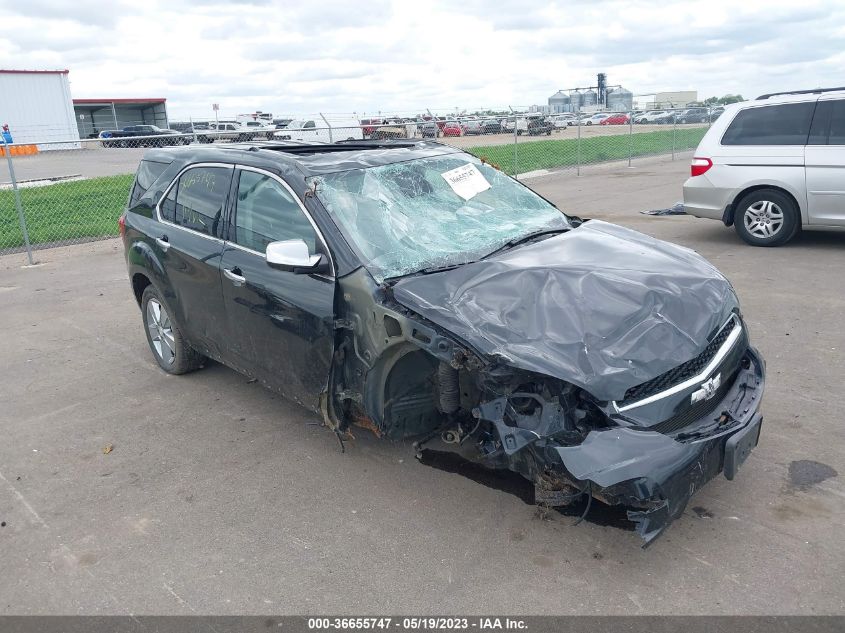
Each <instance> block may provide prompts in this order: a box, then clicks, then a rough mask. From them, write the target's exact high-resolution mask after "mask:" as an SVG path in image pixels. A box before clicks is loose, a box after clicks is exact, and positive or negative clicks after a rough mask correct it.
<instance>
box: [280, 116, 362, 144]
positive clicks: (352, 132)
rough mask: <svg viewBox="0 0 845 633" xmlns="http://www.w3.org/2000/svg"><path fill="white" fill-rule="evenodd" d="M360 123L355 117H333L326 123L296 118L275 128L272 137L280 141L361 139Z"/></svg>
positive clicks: (326, 141) (327, 141) (328, 141)
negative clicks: (278, 128) (279, 127)
mask: <svg viewBox="0 0 845 633" xmlns="http://www.w3.org/2000/svg"><path fill="white" fill-rule="evenodd" d="M363 138H364V134H363V132H362V131H361V125H360V124H359V123H358V121H357V120H355V119H333V120H331V121H329V123H328V125H327V124H326V122H325V121H323V120H322V119H321V120H319V121H318V120H314V119H296V120H294V121H291V122H290V123H289V124H288V126H287V127H286V128H284V129H283V130H277V131H276V132H275V133H274V134H273V139H275V140H280V141H320V142H323V143H330V142H332V141H355V140H363Z"/></svg>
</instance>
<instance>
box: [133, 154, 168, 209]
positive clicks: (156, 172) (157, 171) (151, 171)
mask: <svg viewBox="0 0 845 633" xmlns="http://www.w3.org/2000/svg"><path fill="white" fill-rule="evenodd" d="M165 169H167V163H156V162H153V161H151V160H142V161H141V163H140V164H139V165H138V173H137V174H135V185H134V186H133V187H132V195H131V196H130V197H129V206H130V207H133V206H135V205H136V204H138V200H140V199H141V196H143V195H144V194H145V193H147V190H148V189H149V188H150V187H151V186H152V184H153V183H154V182H155V181H156V178H158V177H159V176H161V172H163V171H164V170H165Z"/></svg>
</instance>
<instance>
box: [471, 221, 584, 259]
mask: <svg viewBox="0 0 845 633" xmlns="http://www.w3.org/2000/svg"><path fill="white" fill-rule="evenodd" d="M570 228H571V227H568V226H566V227H560V228H557V229H543V230H542V231H534V232H533V233H529V234H528V235H523V236H522V237H517V238H514V239H512V240H508V241H507V242H505V243H504V244H502V245H501V246H500V247H499V248H497V249H496V250H494V251H491V252H489V253H487V254H486V255H485V256H484V257H482V258H481V259H487V258H488V257H492V256H493V255H496V254H498V253H501V252H502V251H506V250H510V249H511V248H513V247H514V246H519V245H520V244H524V243H525V242H529V241H531V240H533V239H536V238H538V237H543V236H544V235H557V234H558V233H566V232H567V231H569V230H570Z"/></svg>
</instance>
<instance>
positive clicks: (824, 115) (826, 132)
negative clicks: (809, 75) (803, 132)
mask: <svg viewBox="0 0 845 633" xmlns="http://www.w3.org/2000/svg"><path fill="white" fill-rule="evenodd" d="M809 144H810V145H845V100H842V99H837V100H835V101H819V105H818V106H817V107H816V114H815V116H814V117H813V127H812V128H811V130H810V142H809Z"/></svg>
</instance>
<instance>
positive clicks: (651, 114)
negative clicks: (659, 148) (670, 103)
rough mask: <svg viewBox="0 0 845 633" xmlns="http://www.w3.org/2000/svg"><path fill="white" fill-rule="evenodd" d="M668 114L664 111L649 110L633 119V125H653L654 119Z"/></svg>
mask: <svg viewBox="0 0 845 633" xmlns="http://www.w3.org/2000/svg"><path fill="white" fill-rule="evenodd" d="M667 114H669V113H668V112H667V111H666V110H649V111H648V112H644V113H643V114H641V115H640V116H638V117H637V118H635V119H634V123H654V122H655V120H656V119H659V118H661V117H665V116H666V115H667Z"/></svg>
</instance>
